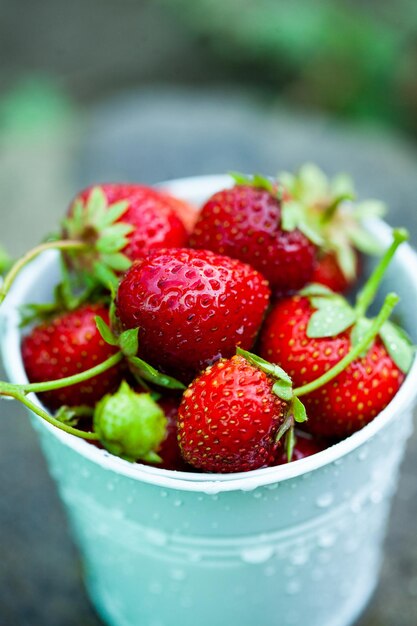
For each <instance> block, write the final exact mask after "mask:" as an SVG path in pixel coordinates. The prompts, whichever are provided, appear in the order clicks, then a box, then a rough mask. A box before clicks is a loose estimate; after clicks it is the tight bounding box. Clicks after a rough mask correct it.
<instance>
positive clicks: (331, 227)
mask: <svg viewBox="0 0 417 626" xmlns="http://www.w3.org/2000/svg"><path fill="white" fill-rule="evenodd" d="M278 180H279V181H280V183H281V184H282V185H283V187H284V188H285V190H286V191H287V192H288V198H287V197H286V195H285V194H284V201H283V206H282V211H283V223H284V224H286V225H288V227H293V225H294V223H297V227H298V228H299V229H300V230H302V232H304V234H305V235H306V236H307V237H309V239H311V241H313V243H316V245H318V246H319V247H320V248H321V252H322V253H323V254H325V253H332V254H334V256H335V257H336V260H337V262H338V265H339V267H340V269H341V271H342V273H343V274H344V276H345V277H346V279H348V280H352V279H354V278H355V276H356V272H357V255H356V252H355V250H358V251H360V252H364V253H366V254H380V253H381V247H380V245H379V243H378V241H377V240H376V238H375V237H374V236H373V235H371V234H370V233H369V231H368V230H367V229H366V226H365V220H366V219H367V218H369V217H377V216H378V217H380V216H382V215H384V213H385V211H386V209H385V205H384V204H383V203H382V202H379V201H378V200H365V201H361V202H356V191H355V188H354V184H353V181H352V179H351V178H350V177H349V176H347V175H346V174H338V175H336V176H335V177H333V178H328V177H327V176H326V175H325V173H324V172H323V171H322V170H321V169H320V168H318V167H317V166H316V165H313V164H311V163H307V164H305V165H303V166H302V167H301V168H300V169H299V170H298V172H297V173H295V174H293V173H289V172H281V173H280V174H279V175H278Z"/></svg>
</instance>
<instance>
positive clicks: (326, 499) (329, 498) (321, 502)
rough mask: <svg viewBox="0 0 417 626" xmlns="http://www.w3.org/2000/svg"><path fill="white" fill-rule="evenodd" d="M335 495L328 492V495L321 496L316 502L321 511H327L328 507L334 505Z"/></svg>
mask: <svg viewBox="0 0 417 626" xmlns="http://www.w3.org/2000/svg"><path fill="white" fill-rule="evenodd" d="M333 499H334V498H333V494H332V493H330V492H328V493H323V494H322V495H321V496H319V497H318V498H317V500H316V504H317V506H318V507H319V508H320V509H326V508H327V507H328V506H330V505H331V504H332V503H333Z"/></svg>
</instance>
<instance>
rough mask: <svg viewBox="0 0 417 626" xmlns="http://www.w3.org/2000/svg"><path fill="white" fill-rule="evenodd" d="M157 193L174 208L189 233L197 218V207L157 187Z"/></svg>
mask: <svg viewBox="0 0 417 626" xmlns="http://www.w3.org/2000/svg"><path fill="white" fill-rule="evenodd" d="M158 193H159V194H160V196H161V197H163V198H164V200H166V201H167V202H168V204H170V206H171V207H172V208H173V209H174V211H175V213H176V214H177V215H178V217H179V218H180V220H181V222H182V223H183V224H184V226H185V228H186V230H187V232H188V233H191V232H192V230H193V228H194V226H195V223H196V221H197V219H198V209H197V207H195V206H192V205H191V204H189V203H188V202H185V201H184V200H181V199H180V198H176V197H175V196H171V195H169V194H168V193H167V192H166V191H164V190H163V189H158Z"/></svg>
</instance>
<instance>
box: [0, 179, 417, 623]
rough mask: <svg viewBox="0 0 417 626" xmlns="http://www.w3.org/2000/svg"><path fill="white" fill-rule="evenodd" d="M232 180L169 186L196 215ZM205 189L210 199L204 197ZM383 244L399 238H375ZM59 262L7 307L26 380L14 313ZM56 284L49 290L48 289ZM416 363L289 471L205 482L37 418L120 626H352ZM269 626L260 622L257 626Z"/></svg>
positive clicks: (93, 586) (371, 563)
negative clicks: (341, 435)
mask: <svg viewBox="0 0 417 626" xmlns="http://www.w3.org/2000/svg"><path fill="white" fill-rule="evenodd" d="M226 184H227V180H225V179H224V178H220V179H218V178H205V179H196V180H195V181H194V180H192V179H191V180H188V181H177V182H175V183H174V184H173V185H172V186H171V187H167V185H165V188H168V189H169V190H170V191H171V193H174V194H178V195H179V197H180V198H184V199H185V200H188V201H190V202H193V203H196V204H199V203H201V202H202V201H203V200H205V198H206V197H208V196H209V195H211V194H212V193H213V192H214V191H216V190H217V189H220V188H222V187H224V186H225V185H226ZM202 190H203V191H202ZM371 227H372V229H373V231H374V232H375V234H377V235H378V236H379V238H380V240H381V242H382V243H383V244H386V243H387V242H388V241H389V240H390V235H389V229H388V228H387V227H386V226H384V225H383V224H382V223H380V222H374V223H373V224H372V225H371ZM57 274H58V268H57V264H56V256H55V255H54V254H52V255H45V256H43V257H40V258H39V259H38V260H37V261H35V262H34V263H33V264H32V265H31V266H30V267H29V268H28V269H27V270H25V271H24V272H23V273H22V274H21V276H20V277H19V279H18V280H17V281H16V284H15V287H14V289H13V291H12V293H11V294H10V296H9V298H8V299H7V301H6V304H5V307H4V309H2V311H4V315H3V313H2V316H3V319H2V320H1V322H2V324H1V329H2V350H3V357H4V362H5V366H6V368H7V370H8V374H9V377H10V379H11V380H13V381H16V382H23V381H24V380H25V374H24V368H23V364H22V360H21V358H20V356H19V354H20V352H19V345H20V331H19V328H18V318H17V315H16V308H17V306H18V305H19V304H22V303H24V302H27V301H32V300H33V295H32V294H33V293H37V294H38V296H39V298H40V299H44V298H45V297H46V298H47V297H48V296H49V295H50V293H51V292H52V288H53V282H54V280H55V278H56V276H57ZM45 276H48V281H50V283H49V282H47V281H45V279H44V277H45ZM416 277H417V260H416V257H415V255H414V253H413V252H412V251H411V249H410V248H409V247H408V246H406V245H405V246H403V248H402V249H401V250H399V252H398V255H397V257H396V258H395V260H394V262H393V266H392V268H391V271H390V272H389V273H388V276H387V279H386V285H384V290H385V291H386V289H385V287H388V288H390V287H394V286H395V290H396V291H397V292H398V293H399V295H400V296H401V297H402V301H401V304H400V306H399V310H400V315H401V316H402V319H403V322H404V325H405V327H406V328H407V330H408V331H409V332H410V333H411V334H413V329H414V325H415V321H414V317H415V313H414V311H415V302H416V299H417V278H416ZM416 383H417V366H416V364H414V366H413V367H412V370H411V372H410V373H409V375H408V376H407V378H406V380H405V382H404V384H403V385H402V387H401V389H400V390H399V392H398V394H397V395H396V396H395V398H394V400H393V401H392V402H391V403H390V405H389V406H388V407H387V408H386V409H385V410H384V411H383V412H382V413H381V414H380V415H378V416H377V417H376V418H375V420H374V421H373V422H371V423H370V424H369V425H368V426H366V427H365V428H363V429H362V430H361V431H359V432H357V433H355V434H354V435H352V436H351V437H349V438H347V439H345V440H343V441H341V442H340V443H338V444H336V445H334V446H332V447H330V448H328V449H326V450H323V451H322V452H320V453H318V454H316V455H314V456H311V457H308V458H305V459H301V460H299V461H297V462H296V463H292V464H288V465H280V466H277V467H271V468H266V469H261V470H256V471H253V472H248V473H246V474H242V473H241V474H227V475H216V474H213V475H208V474H197V473H196V474H194V473H182V472H172V471H169V470H162V469H157V468H154V467H146V466H144V465H134V464H130V463H128V462H125V461H123V460H121V459H119V458H116V457H113V456H111V455H109V454H108V453H107V452H105V451H104V450H100V449H98V448H96V447H94V446H91V445H89V444H88V443H87V442H84V441H81V440H78V439H75V438H73V437H71V436H69V435H66V434H65V433H62V432H60V431H57V430H56V429H55V428H53V427H50V426H49V425H47V424H46V423H44V422H42V421H40V420H39V419H38V418H37V417H36V416H32V420H33V424H34V426H35V427H36V429H37V431H38V432H39V435H40V440H41V443H42V446H43V449H44V451H45V454H46V457H47V459H48V463H49V466H50V471H51V473H52V475H53V476H54V477H55V479H56V481H57V483H58V487H59V492H60V495H61V497H62V499H63V501H64V503H65V506H66V508H67V512H68V515H69V519H70V522H71V527H72V529H73V533H74V537H75V539H76V541H77V543H78V546H79V549H80V553H81V555H82V559H83V563H84V569H85V576H86V584H87V587H88V590H89V593H90V595H91V598H92V601H93V603H94V605H95V606H96V608H97V610H98V611H99V613H100V615H101V616H102V618H103V619H104V621H105V622H106V623H107V624H109V625H111V626H137V625H138V624H140V625H141V626H178V624H181V626H191V625H192V626H195V624H196V623H198V624H199V625H200V626H224V625H225V624H239V626H253V625H254V624H260V626H286V625H288V626H297V625H299V626H305V625H306V624H308V626H348V625H349V624H352V623H353V622H354V620H355V619H356V617H357V616H358V614H359V613H360V612H361V610H362V609H363V607H364V606H365V604H366V602H367V601H368V599H369V597H370V595H371V593H372V591H373V589H374V587H375V585H376V583H377V579H378V572H379V564H380V560H381V555H382V542H383V538H384V533H385V527H386V522H387V518H388V514H389V510H390V503H391V496H392V494H393V492H394V490H395V486H396V481H397V476H398V469H399V466H400V462H401V458H402V455H403V451H404V447H405V442H406V440H407V438H408V436H409V434H410V432H411V425H412V408H413V405H414V402H415V396H416V391H417V384H416ZM260 616H262V617H261V618H260Z"/></svg>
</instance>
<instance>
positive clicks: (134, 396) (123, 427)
mask: <svg viewBox="0 0 417 626" xmlns="http://www.w3.org/2000/svg"><path fill="white" fill-rule="evenodd" d="M166 426H167V419H166V417H165V414H164V412H163V410H162V409H161V407H160V406H158V404H157V403H156V402H155V401H154V400H153V399H152V398H151V396H150V394H148V393H136V392H135V391H133V389H131V388H130V387H129V385H128V384H127V383H126V382H125V381H123V382H122V384H121V385H120V388H119V390H118V391H117V392H116V393H115V394H113V395H110V394H109V395H106V396H104V398H102V400H100V402H99V403H98V404H97V406H96V409H95V412H94V430H95V432H96V433H97V434H98V435H99V437H100V441H101V443H102V444H103V446H104V447H105V448H106V449H107V450H108V451H109V452H111V453H112V454H116V455H117V456H121V457H122V458H124V459H127V460H128V461H137V460H143V461H147V462H149V463H155V462H158V461H160V458H159V456H158V455H157V454H156V452H155V450H157V449H158V447H159V446H160V444H161V442H162V441H163V440H164V439H165V436H166Z"/></svg>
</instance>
